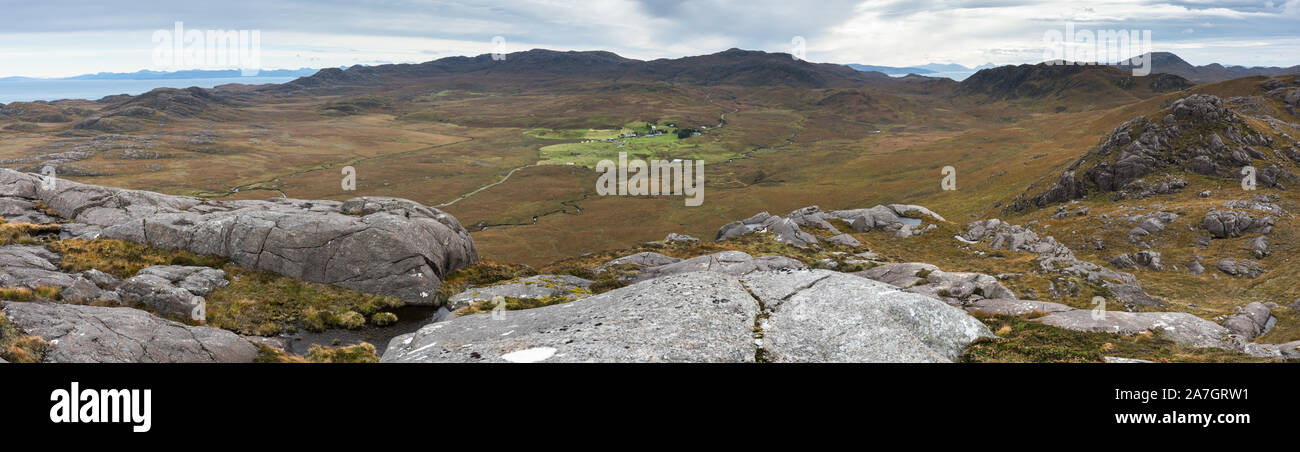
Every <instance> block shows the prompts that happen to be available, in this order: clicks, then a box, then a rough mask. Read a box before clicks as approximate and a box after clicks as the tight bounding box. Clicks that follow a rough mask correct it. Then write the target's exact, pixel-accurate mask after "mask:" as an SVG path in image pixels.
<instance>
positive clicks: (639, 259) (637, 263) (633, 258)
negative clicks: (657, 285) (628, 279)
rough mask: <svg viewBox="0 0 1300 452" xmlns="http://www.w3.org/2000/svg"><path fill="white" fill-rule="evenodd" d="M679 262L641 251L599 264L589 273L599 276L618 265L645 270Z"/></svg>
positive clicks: (674, 258)
mask: <svg viewBox="0 0 1300 452" xmlns="http://www.w3.org/2000/svg"><path fill="white" fill-rule="evenodd" d="M681 261H682V260H681V259H680V258H676V257H669V256H665V255H662V254H659V253H656V252H653V251H643V252H640V253H636V254H632V255H628V256H623V257H620V258H617V259H612V260H610V261H609V262H606V263H604V264H601V265H600V266H599V267H596V268H593V269H591V272H592V273H595V274H601V273H604V272H606V271H608V270H609V269H610V268H611V267H615V266H620V265H627V266H633V267H638V268H645V267H658V266H660V265H668V264H673V263H677V262H681Z"/></svg>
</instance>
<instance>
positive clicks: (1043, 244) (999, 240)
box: [961, 218, 1162, 309]
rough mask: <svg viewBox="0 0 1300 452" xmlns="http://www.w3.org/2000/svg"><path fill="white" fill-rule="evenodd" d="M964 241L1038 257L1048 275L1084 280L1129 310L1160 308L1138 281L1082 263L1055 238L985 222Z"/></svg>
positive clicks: (971, 229) (968, 231)
mask: <svg viewBox="0 0 1300 452" xmlns="http://www.w3.org/2000/svg"><path fill="white" fill-rule="evenodd" d="M961 239H962V240H964V241H966V242H970V243H974V242H980V241H986V242H988V244H989V247H990V248H993V249H1006V250H1011V251H1024V252H1028V253H1033V254H1037V255H1038V258H1037V259H1036V262H1037V263H1038V266H1039V269H1040V270H1041V271H1042V272H1044V273H1049V274H1051V273H1056V274H1061V275H1067V276H1073V277H1078V278H1083V279H1085V280H1087V281H1089V282H1091V283H1094V284H1097V285H1100V286H1101V287H1103V288H1105V289H1106V290H1109V291H1110V292H1111V293H1112V294H1113V295H1114V297H1115V299H1116V300H1118V301H1119V302H1120V303H1122V304H1123V305H1124V306H1125V307H1127V308H1129V309H1133V308H1135V307H1136V306H1139V305H1140V306H1160V305H1162V303H1161V302H1160V300H1159V299H1156V298H1155V297H1152V296H1150V295H1148V294H1147V293H1146V292H1145V291H1143V290H1142V286H1141V284H1139V283H1138V280H1137V277H1135V276H1133V275H1132V274H1131V273H1124V272H1118V271H1115V270H1111V269H1108V268H1105V267H1102V266H1100V265H1097V264H1094V263H1092V262H1087V261H1082V260H1079V259H1078V258H1076V257H1075V256H1074V251H1071V250H1070V248H1069V247H1067V246H1065V245H1064V244H1062V243H1060V242H1057V241H1056V239H1055V238H1053V237H1047V238H1040V237H1039V236H1038V234H1037V233H1036V232H1034V231H1033V230H1030V229H1028V228H1025V227H1024V226H1020V225H1013V224H1010V223H1007V222H1004V221H1002V220H999V219H996V218H995V219H991V220H981V221H976V222H972V223H970V224H969V225H967V226H966V234H964V235H963V236H962V237H961Z"/></svg>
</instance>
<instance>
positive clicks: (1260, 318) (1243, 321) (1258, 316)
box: [1220, 301, 1277, 340]
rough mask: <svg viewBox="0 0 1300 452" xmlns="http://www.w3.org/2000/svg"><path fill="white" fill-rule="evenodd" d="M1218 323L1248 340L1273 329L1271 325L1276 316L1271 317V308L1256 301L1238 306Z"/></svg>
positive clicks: (1274, 322)
mask: <svg viewBox="0 0 1300 452" xmlns="http://www.w3.org/2000/svg"><path fill="white" fill-rule="evenodd" d="M1220 324H1221V325H1223V327H1224V328H1227V329H1228V331H1231V332H1232V333H1233V334H1236V335H1239V336H1241V337H1243V338H1245V339H1246V340H1250V339H1254V338H1256V337H1259V336H1263V335H1264V334H1266V333H1268V331H1269V330H1271V329H1273V325H1275V324H1277V317H1273V313H1272V310H1271V309H1269V307H1268V306H1265V305H1264V303H1260V302H1258V301H1256V302H1253V303H1250V304H1248V305H1245V306H1238V307H1237V308H1236V309H1235V312H1233V313H1232V314H1230V315H1228V316H1227V317H1225V318H1224V319H1223V321H1222V322H1220Z"/></svg>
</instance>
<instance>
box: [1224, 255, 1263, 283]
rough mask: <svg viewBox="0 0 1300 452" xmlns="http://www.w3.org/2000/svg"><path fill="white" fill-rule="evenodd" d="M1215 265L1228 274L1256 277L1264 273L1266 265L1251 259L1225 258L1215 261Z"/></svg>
mask: <svg viewBox="0 0 1300 452" xmlns="http://www.w3.org/2000/svg"><path fill="white" fill-rule="evenodd" d="M1214 266H1215V267H1217V268H1218V269H1219V271H1221V272H1223V274H1225V275H1228V276H1240V277H1246V278H1251V279H1255V278H1258V277H1259V275H1262V274H1264V267H1262V266H1260V265H1259V263H1258V262H1255V261H1252V260H1249V259H1233V258H1224V259H1219V262H1217V263H1215V264H1214Z"/></svg>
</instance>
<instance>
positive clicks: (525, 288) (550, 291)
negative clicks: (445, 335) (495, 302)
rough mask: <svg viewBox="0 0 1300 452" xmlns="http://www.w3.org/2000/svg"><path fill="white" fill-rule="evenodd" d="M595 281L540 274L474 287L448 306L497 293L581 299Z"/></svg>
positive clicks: (452, 300)
mask: <svg viewBox="0 0 1300 452" xmlns="http://www.w3.org/2000/svg"><path fill="white" fill-rule="evenodd" d="M591 283H592V281H590V280H587V279H582V278H579V277H577V276H570V275H536V276H529V277H526V278H519V279H515V280H510V281H505V282H500V283H495V284H491V285H487V286H481V287H472V288H469V289H467V290H465V291H464V292H461V293H458V294H456V295H452V296H451V297H450V298H448V300H447V303H448V306H447V308H448V309H451V310H456V309H459V308H462V307H466V306H469V305H472V304H474V303H476V302H480V301H491V300H492V299H493V298H494V297H504V298H527V299H533V300H540V299H554V300H562V299H567V300H578V299H582V298H584V297H587V296H589V295H591V291H590V290H589V289H590V288H591Z"/></svg>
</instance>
